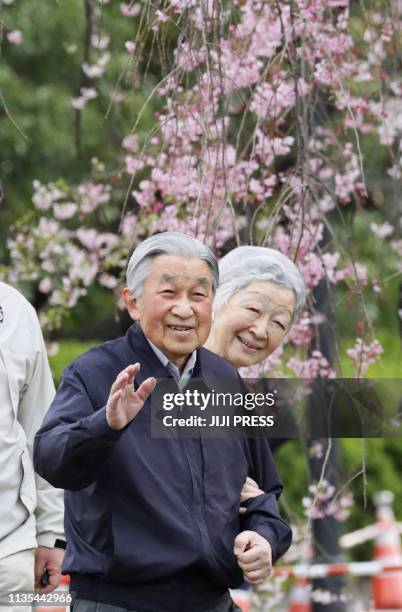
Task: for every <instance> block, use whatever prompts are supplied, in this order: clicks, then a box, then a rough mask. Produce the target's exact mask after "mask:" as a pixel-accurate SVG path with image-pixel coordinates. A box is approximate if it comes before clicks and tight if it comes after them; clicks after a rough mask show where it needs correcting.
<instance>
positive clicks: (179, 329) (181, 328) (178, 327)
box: [168, 325, 193, 333]
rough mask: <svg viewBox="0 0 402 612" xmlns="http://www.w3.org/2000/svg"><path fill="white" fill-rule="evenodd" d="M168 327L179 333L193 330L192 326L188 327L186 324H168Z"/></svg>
mask: <svg viewBox="0 0 402 612" xmlns="http://www.w3.org/2000/svg"><path fill="white" fill-rule="evenodd" d="M168 328H169V329H171V330H173V331H176V332H179V333H185V332H189V331H193V328H192V327H188V326H186V325H168Z"/></svg>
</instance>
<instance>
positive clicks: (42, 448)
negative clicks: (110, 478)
mask: <svg viewBox="0 0 402 612" xmlns="http://www.w3.org/2000/svg"><path fill="white" fill-rule="evenodd" d="M138 369H139V365H138V364H136V365H135V366H129V367H128V368H126V369H125V370H123V371H122V372H120V374H119V375H118V376H117V378H116V380H115V382H114V384H113V385H112V388H111V392H110V395H109V399H108V401H107V405H106V406H104V407H103V408H100V409H99V410H96V409H95V407H94V406H93V403H92V401H91V398H90V397H89V394H88V392H87V389H86V385H85V381H84V380H83V377H82V375H81V373H80V372H79V370H78V368H76V367H75V365H74V364H73V365H72V366H70V367H69V368H67V370H66V371H65V372H64V374H63V378H62V383H61V386H60V388H59V390H58V391H57V393H56V397H55V399H54V401H53V403H52V405H51V407H50V409H49V412H48V413H47V415H46V418H45V420H44V422H43V426H42V428H41V429H40V430H39V432H38V433H37V435H36V438H35V444H34V464H35V469H36V470H37V471H38V473H39V474H41V476H43V477H44V478H46V480H48V481H49V482H51V483H52V484H53V485H54V486H58V487H62V488H64V489H68V490H71V491H76V490H79V489H83V488H85V487H87V486H88V485H90V484H91V483H92V482H93V481H94V480H95V479H96V478H97V477H98V475H99V474H100V473H101V471H102V468H103V466H104V464H105V462H106V460H107V458H108V456H109V455H110V453H111V452H112V450H113V448H114V446H115V444H116V443H117V441H118V440H119V438H120V435H121V432H122V429H123V428H124V427H125V426H126V425H127V424H128V423H129V422H130V421H131V420H132V419H133V418H134V417H135V415H136V414H137V413H138V412H139V410H140V409H141V408H142V406H143V404H144V402H145V400H146V399H147V397H148V395H149V394H150V393H151V392H152V390H153V389H154V386H155V380H154V379H147V380H145V381H144V382H143V383H142V384H141V386H140V387H139V388H138V390H137V391H136V392H135V391H134V389H133V377H134V374H135V372H136V371H138Z"/></svg>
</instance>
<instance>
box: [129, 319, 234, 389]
mask: <svg viewBox="0 0 402 612" xmlns="http://www.w3.org/2000/svg"><path fill="white" fill-rule="evenodd" d="M126 340H127V343H128V346H129V350H128V353H129V355H128V363H136V362H137V361H138V362H139V363H140V364H141V370H140V371H139V372H138V374H137V376H136V377H135V380H136V383H137V385H140V384H141V383H143V382H144V380H146V379H147V378H149V377H150V376H153V377H154V378H172V375H171V374H170V372H169V371H168V370H167V369H166V368H165V367H163V365H162V364H161V362H160V361H159V359H158V358H157V356H156V355H155V353H154V351H153V350H152V348H151V346H150V344H149V343H148V341H147V339H146V337H145V335H144V332H143V331H142V329H141V326H140V324H139V323H138V322H135V323H134V324H133V325H131V327H130V328H129V330H128V332H127V334H126ZM219 360H220V358H219V357H218V356H217V355H214V354H213V353H211V352H210V351H208V350H207V349H204V348H203V347H201V348H199V349H198V350H197V360H196V362H195V365H194V370H193V375H192V377H191V378H192V379H194V378H202V379H203V380H204V382H205V384H206V385H207V386H208V387H210V388H213V387H215V386H216V382H217V379H218V378H219V377H220V376H221V374H220V372H219V368H217V365H218V364H217V363H216V362H217V361H218V362H219ZM222 361H224V360H222Z"/></svg>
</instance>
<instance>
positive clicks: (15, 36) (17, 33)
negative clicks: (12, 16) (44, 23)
mask: <svg viewBox="0 0 402 612" xmlns="http://www.w3.org/2000/svg"><path fill="white" fill-rule="evenodd" d="M7 40H8V42H9V43H11V44H12V45H20V44H21V43H22V32H21V30H12V31H11V32H8V34H7Z"/></svg>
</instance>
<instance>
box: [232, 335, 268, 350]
mask: <svg viewBox="0 0 402 612" xmlns="http://www.w3.org/2000/svg"><path fill="white" fill-rule="evenodd" d="M236 338H237V339H238V341H239V342H240V343H241V344H242V345H243V346H244V347H245V348H246V349H247V350H249V351H252V352H256V351H260V350H261V348H262V347H260V346H257V345H256V344H253V343H252V342H249V341H248V340H245V339H244V338H241V337H240V336H236Z"/></svg>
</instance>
